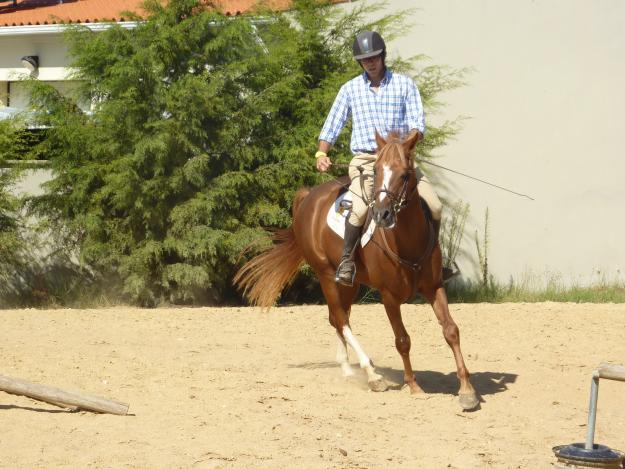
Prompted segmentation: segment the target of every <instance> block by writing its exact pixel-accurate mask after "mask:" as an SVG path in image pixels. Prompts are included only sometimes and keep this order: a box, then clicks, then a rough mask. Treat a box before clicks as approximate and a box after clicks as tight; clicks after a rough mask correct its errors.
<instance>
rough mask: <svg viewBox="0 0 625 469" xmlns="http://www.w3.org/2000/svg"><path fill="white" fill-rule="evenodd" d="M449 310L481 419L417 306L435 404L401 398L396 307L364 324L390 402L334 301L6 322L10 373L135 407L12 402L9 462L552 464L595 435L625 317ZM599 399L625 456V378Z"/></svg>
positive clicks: (59, 314)
mask: <svg viewBox="0 0 625 469" xmlns="http://www.w3.org/2000/svg"><path fill="white" fill-rule="evenodd" d="M451 311H452V315H453V316H454V318H455V320H456V322H457V323H458V325H459V327H460V331H461V341H462V348H463V352H464V356H465V360H466V362H467V366H468V367H469V370H470V371H471V372H472V376H473V383H474V386H475V387H476V389H477V390H478V392H479V393H480V394H481V396H482V403H481V408H480V409H479V410H477V411H476V412H471V413H467V412H462V411H461V409H460V407H459V405H458V402H457V397H456V395H455V393H456V392H457V379H456V377H455V367H454V362H453V358H452V354H451V351H450V349H449V348H448V346H447V344H446V343H445V341H444V339H443V337H442V333H441V331H440V328H439V326H438V324H437V323H436V320H435V318H434V314H433V313H432V311H431V309H430V308H429V306H414V305H405V306H404V307H403V315H404V321H405V323H406V327H407V329H408V331H409V333H410V335H411V337H412V344H413V345H412V354H411V356H412V360H413V366H414V367H415V369H416V374H417V380H418V382H419V383H420V384H421V386H422V387H423V388H424V389H425V390H426V391H427V392H428V395H427V398H417V397H415V396H411V395H410V393H409V392H408V390H407V389H406V388H404V389H401V381H402V379H403V378H402V365H401V359H400V357H399V355H398V354H397V352H396V351H395V347H394V339H393V335H392V331H391V328H390V326H389V324H388V322H387V319H386V315H385V313H384V309H383V307H382V306H381V305H361V306H355V307H354V311H353V314H352V325H353V327H354V330H355V333H356V334H357V337H358V338H359V339H360V341H361V343H362V345H363V347H364V349H365V350H366V351H367V353H368V354H369V355H370V356H371V358H372V359H373V361H374V363H375V364H376V366H377V367H378V370H379V371H380V372H381V373H382V374H383V375H384V376H385V378H386V379H387V380H388V381H389V382H390V383H394V384H395V385H394V386H392V388H391V390H389V391H387V392H385V393H373V392H370V391H369V390H368V388H367V385H366V379H365V376H364V373H363V372H362V371H358V372H357V374H356V377H354V378H351V379H345V378H343V377H342V376H341V372H340V369H339V368H338V367H337V365H336V364H335V363H334V356H335V351H336V337H335V334H334V332H333V330H332V329H331V328H330V326H329V325H328V323H327V319H326V317H327V313H326V309H325V307H323V306H298V307H296V306H293V307H281V308H276V309H273V310H272V311H270V312H269V313H263V312H260V311H259V310H258V309H252V308H197V309H154V310H145V309H143V310H141V309H132V308H111V309H101V310H43V311H42V310H14V311H0V320H1V324H2V327H1V328H0V357H1V358H0V374H2V375H5V376H12V377H17V378H21V379H25V380H28V381H31V382H36V383H40V384H47V385H52V386H56V387H60V388H62V389H64V390H68V391H70V390H75V391H80V392H82V393H86V394H92V395H96V396H102V397H107V398H110V399H114V400H118V401H121V402H125V403H129V404H130V411H129V412H130V415H128V416H123V417H120V416H114V415H105V414H95V413H90V412H70V411H67V410H64V409H61V408H58V407H55V406H53V405H49V404H46V403H43V402H39V401H35V400H32V399H29V398H26V397H23V396H16V395H10V394H7V393H4V392H0V467H2V468H51V467H79V468H86V467H107V468H108V467H139V468H161V467H162V468H178V467H181V468H258V467H261V468H292V467H298V468H372V469H373V468H382V467H406V468H458V469H464V468H484V467H495V468H549V467H551V466H552V465H553V463H554V462H555V458H554V457H553V453H552V451H551V448H552V447H553V446H555V445H559V444H568V443H573V442H578V441H579V442H581V441H584V440H585V436H586V423H587V412H588V397H589V390H590V378H591V373H592V370H593V369H594V368H595V367H596V366H597V365H598V364H599V363H601V362H612V363H617V364H625V340H624V339H625V305H590V304H582V305H577V304H560V303H543V304H503V305H492V304H479V305H452V307H451ZM350 360H351V361H352V363H356V361H355V359H354V355H353V354H350ZM599 389H600V392H599V410H598V419H597V429H596V437H595V442H599V443H602V444H606V445H608V446H610V447H612V448H614V449H621V450H625V383H619V382H615V381H605V380H602V381H601V384H600V388H599Z"/></svg>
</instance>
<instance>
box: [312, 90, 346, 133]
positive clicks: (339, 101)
mask: <svg viewBox="0 0 625 469" xmlns="http://www.w3.org/2000/svg"><path fill="white" fill-rule="evenodd" d="M350 115H351V103H350V98H349V92H348V90H347V87H346V86H345V85H343V86H342V87H341V89H340V90H339V93H338V94H337V95H336V98H335V99H334V104H332V108H331V109H330V112H329V113H328V117H326V121H325V123H324V124H323V128H322V129H321V134H320V135H319V140H325V141H326V142H329V143H331V144H334V142H335V141H336V139H337V138H338V136H339V134H340V133H341V130H343V127H345V124H346V123H347V119H349V116H350Z"/></svg>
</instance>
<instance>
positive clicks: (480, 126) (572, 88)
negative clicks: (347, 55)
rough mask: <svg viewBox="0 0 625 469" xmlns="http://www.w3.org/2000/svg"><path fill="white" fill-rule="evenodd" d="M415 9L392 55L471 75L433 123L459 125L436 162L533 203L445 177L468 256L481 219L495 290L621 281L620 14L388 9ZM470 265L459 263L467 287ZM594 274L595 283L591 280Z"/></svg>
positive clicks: (409, 2)
mask: <svg viewBox="0 0 625 469" xmlns="http://www.w3.org/2000/svg"><path fill="white" fill-rule="evenodd" d="M414 7H417V8H418V10H417V11H416V12H415V13H414V14H413V15H411V18H410V20H411V21H412V23H413V26H412V27H410V28H408V30H407V31H408V32H407V34H406V35H405V37H402V38H399V39H397V40H395V41H393V42H392V43H390V44H389V49H390V51H389V52H390V54H391V55H392V54H399V55H401V56H402V57H405V58H406V57H409V56H412V55H415V54H426V55H428V56H429V57H431V58H432V62H433V63H436V64H444V65H449V66H452V67H455V68H464V67H471V68H473V72H472V73H471V74H469V75H468V77H467V81H468V84H467V85H466V86H464V87H462V88H460V89H458V90H455V91H453V92H449V93H445V94H444V95H443V96H441V98H442V100H443V101H444V102H445V103H447V105H448V106H447V107H446V109H445V110H444V112H443V113H442V114H440V115H436V116H428V119H429V121H430V122H432V123H440V122H442V120H443V119H449V118H454V117H455V116H458V115H466V116H469V117H470V119H469V120H467V121H466V122H465V124H464V127H463V130H462V131H461V132H460V133H459V135H458V136H457V138H456V139H455V140H453V141H451V142H449V144H448V145H447V146H446V147H444V148H442V149H440V150H439V155H440V158H438V159H437V160H436V162H437V163H439V164H442V165H445V166H448V167H450V168H453V169H455V170H458V171H462V172H465V173H468V174H471V175H474V176H476V177H479V178H482V179H486V180H488V181H492V182H494V183H496V184H499V185H502V186H506V187H509V188H511V189H513V190H516V191H519V192H522V193H525V194H529V195H531V196H533V197H534V198H535V200H534V201H530V200H527V199H525V198H520V197H517V196H514V195H511V194H508V193H506V192H502V191H499V190H496V189H493V188H491V187H488V186H485V185H482V184H479V183H477V182H473V181H471V180H468V179H465V178H462V177H460V176H457V175H453V174H448V175H446V176H447V178H448V181H450V182H451V183H453V187H451V190H447V191H446V194H445V195H446V197H447V198H448V199H450V200H452V201H453V200H457V199H461V200H464V201H466V202H468V203H469V204H470V206H471V216H470V220H469V222H468V230H467V235H468V236H467V238H466V239H465V248H466V249H467V250H468V252H469V254H470V257H472V258H473V259H474V260H475V259H476V258H477V254H476V249H475V241H474V232H475V230H476V229H479V230H480V231H482V230H483V224H484V212H485V210H486V207H488V209H489V214H490V223H489V225H490V249H489V264H490V269H491V272H492V273H493V274H494V275H495V277H496V278H497V279H499V280H500V281H504V282H505V281H507V280H508V279H509V278H510V277H513V278H514V279H515V280H517V281H519V280H524V279H525V278H527V275H528V273H530V274H531V276H533V277H534V278H536V279H542V280H549V279H551V278H553V277H560V279H561V280H562V281H563V282H565V283H569V282H576V283H584V282H590V281H594V282H596V281H599V280H602V279H607V280H615V279H620V280H622V279H623V277H622V276H621V274H620V272H621V271H624V270H623V269H624V268H625V244H624V243H623V239H622V238H623V234H624V233H625V217H623V213H624V211H625V210H624V207H623V206H624V205H625V183H624V182H623V181H624V176H623V175H624V174H625V138H624V134H625V86H624V83H625V28H623V19H624V18H625V2H622V1H621V0H600V1H587V0H418V1H415V0H390V1H389V2H388V6H387V7H386V9H385V11H384V12H383V13H395V12H397V11H399V10H402V9H407V8H414ZM474 265H475V262H470V261H469V260H468V259H466V258H465V259H464V260H463V261H462V262H461V263H460V267H461V269H462V270H463V271H464V273H467V274H471V273H473V270H474ZM597 272H600V273H599V274H597Z"/></svg>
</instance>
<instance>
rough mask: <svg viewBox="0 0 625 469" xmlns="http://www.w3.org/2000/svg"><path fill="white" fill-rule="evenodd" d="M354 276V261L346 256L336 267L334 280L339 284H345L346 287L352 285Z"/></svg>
mask: <svg viewBox="0 0 625 469" xmlns="http://www.w3.org/2000/svg"><path fill="white" fill-rule="evenodd" d="M355 276H356V263H355V262H354V261H353V260H352V259H350V258H346V259H343V260H342V261H341V263H340V264H339V266H338V267H337V269H336V275H335V276H334V281H335V282H337V283H340V284H341V285H347V286H348V287H351V286H353V285H354V277H355Z"/></svg>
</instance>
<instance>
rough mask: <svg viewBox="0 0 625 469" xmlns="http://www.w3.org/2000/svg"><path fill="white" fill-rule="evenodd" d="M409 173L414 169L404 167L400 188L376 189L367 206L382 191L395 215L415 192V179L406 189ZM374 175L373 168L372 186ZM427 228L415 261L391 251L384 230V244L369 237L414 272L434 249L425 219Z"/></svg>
mask: <svg viewBox="0 0 625 469" xmlns="http://www.w3.org/2000/svg"><path fill="white" fill-rule="evenodd" d="M400 152H401V158H404V154H403V151H402V150H400ZM380 156H381V155H380ZM411 173H416V169H415V168H406V169H405V170H404V174H403V176H402V179H403V183H402V186H401V189H400V190H399V191H398V192H395V191H390V190H388V189H386V188H382V189H378V190H377V191H374V193H373V200H372V201H371V202H370V203H369V207H371V209H373V208H374V206H375V201H376V200H377V198H378V196H379V195H380V194H382V193H385V194H386V196H387V197H388V198H389V199H390V200H391V204H390V207H391V211H392V213H393V216H397V214H398V213H399V212H400V211H401V210H402V209H403V208H404V207H406V206H407V205H408V203H409V202H410V201H411V200H412V199H413V197H414V196H415V194H416V193H417V181H416V180H415V181H414V187H413V189H412V190H410V191H409V190H408V183H409V181H410V174H411ZM375 176H376V171H375V168H374V171H373V180H374V186H375ZM427 228H428V243H427V245H426V248H425V251H424V252H423V253H422V254H421V256H419V258H418V259H417V260H416V261H411V260H408V259H404V258H402V257H400V256H399V255H397V254H396V253H395V252H393V250H392V249H391V247H390V246H389V244H388V241H387V239H386V233H385V230H380V232H381V237H382V241H383V242H384V246H381V245H380V244H378V243H377V242H376V241H375V239H373V238H372V239H371V241H372V242H373V243H374V244H376V245H377V246H378V247H379V248H380V249H382V251H384V252H385V253H386V254H387V255H388V256H389V257H390V258H391V259H393V260H395V262H397V263H398V264H400V265H402V266H404V267H407V268H409V269H410V270H412V271H413V272H415V273H416V272H419V271H420V270H421V268H422V266H423V262H424V261H425V260H426V259H427V258H428V257H429V256H430V254H431V253H432V250H433V249H434V244H435V243H436V240H435V236H434V228H433V226H432V223H431V222H430V221H429V220H428V221H427ZM376 229H377V228H376ZM417 278H418V277H417V276H415V277H414V283H415V286H416V282H417Z"/></svg>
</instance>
